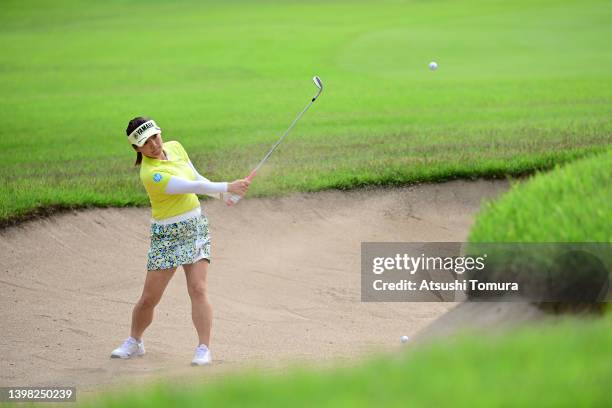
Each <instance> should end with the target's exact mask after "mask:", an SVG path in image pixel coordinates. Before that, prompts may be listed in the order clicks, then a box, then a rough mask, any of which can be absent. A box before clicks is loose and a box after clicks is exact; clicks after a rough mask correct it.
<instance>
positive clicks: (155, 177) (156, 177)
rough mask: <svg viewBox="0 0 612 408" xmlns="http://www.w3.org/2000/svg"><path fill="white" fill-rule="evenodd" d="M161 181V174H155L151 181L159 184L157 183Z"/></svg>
mask: <svg viewBox="0 0 612 408" xmlns="http://www.w3.org/2000/svg"><path fill="white" fill-rule="evenodd" d="M161 179H162V175H161V174H159V173H155V174H154V175H153V181H154V182H156V183H159V181H160V180H161Z"/></svg>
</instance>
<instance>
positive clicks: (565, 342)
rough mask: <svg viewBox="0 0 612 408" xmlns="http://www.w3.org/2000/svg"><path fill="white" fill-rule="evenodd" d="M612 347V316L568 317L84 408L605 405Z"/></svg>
mask: <svg viewBox="0 0 612 408" xmlns="http://www.w3.org/2000/svg"><path fill="white" fill-rule="evenodd" d="M611 342H612V315H608V316H607V317H606V318H604V319H598V320H596V321H589V322H579V321H575V320H569V319H568V320H567V321H564V322H563V323H561V324H557V325H554V326H545V327H539V328H537V329H533V328H531V329H529V328H524V329H521V330H517V331H514V332H512V333H511V335H505V336H503V337H497V338H496V337H488V336H484V337H483V336H479V337H475V336H461V337H459V338H458V339H455V340H453V341H452V342H450V343H444V344H433V345H431V346H429V347H427V348H426V349H422V348H419V349H418V351H416V350H415V352H413V353H409V354H408V355H406V356H402V357H401V358H399V359H388V358H376V359H372V360H369V361H367V362H364V363H363V364H361V365H360V366H359V367H357V368H338V369H333V370H330V371H323V372H322V371H315V370H307V369H294V370H293V371H291V372H290V373H289V374H288V375H284V376H264V377H261V376H258V375H256V374H250V375H249V374H243V375H240V376H238V377H233V378H227V379H224V380H223V381H219V382H217V383H213V384H209V385H197V384H195V385H193V386H191V387H186V388H177V387H169V386H166V385H164V384H163V383H161V384H159V385H157V386H155V387H152V388H149V389H139V390H136V392H131V393H129V394H126V393H121V394H117V395H107V396H106V397H104V398H96V402H93V401H84V402H83V403H82V404H79V405H80V406H83V407H101V406H104V407H165V406H169V405H177V406H182V407H202V406H214V407H220V406H224V407H225V406H240V407H243V406H262V407H287V406H292V407H293V406H333V407H346V406H351V407H360V406H364V407H365V406H402V407H406V406H448V405H452V406H465V407H474V406H481V407H491V406H607V405H610V403H612V397H611V396H610V393H609V386H608V385H609V384H608V383H609V381H608V379H609V378H610V376H611V375H612V361H611V360H610V347H609V345H610V344H611ZM133 391H134V390H133Z"/></svg>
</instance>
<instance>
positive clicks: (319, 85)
mask: <svg viewBox="0 0 612 408" xmlns="http://www.w3.org/2000/svg"><path fill="white" fill-rule="evenodd" d="M312 80H313V82H314V83H315V85H316V86H317V88H318V89H319V90H318V91H317V94H316V95H315V96H314V97H313V98H312V99H311V100H310V102H308V105H306V107H305V108H304V110H303V111H302V112H301V113H300V114H299V115H297V117H296V118H295V119H294V120H293V122H291V125H290V126H289V128H288V129H287V130H286V131H285V133H283V135H282V136H281V137H280V139H278V141H277V142H276V143H275V144H274V146H272V148H271V149H270V151H268V153H267V154H266V155H265V156H264V158H263V159H262V160H261V161H260V162H259V164H258V165H257V166H256V167H255V168H254V169H253V171H251V174H249V175H248V176H247V178H246V179H247V180H249V181H252V180H253V178H254V177H255V175H256V174H257V172H258V171H259V169H260V168H261V166H263V164H264V163H265V162H267V161H268V159H269V158H270V156H271V155H272V152H274V150H275V149H276V148H277V147H278V145H280V144H281V142H282V141H283V139H284V138H285V136H287V135H288V134H289V132H290V131H291V129H292V128H293V126H294V125H295V124H296V123H297V121H298V120H300V118H301V117H302V115H303V114H304V113H306V111H307V110H308V108H310V105H312V104H313V102H314V101H316V100H317V98H318V97H319V95H320V94H321V92H322V91H323V83H322V82H321V78H319V77H318V76H314V77H313V78H312ZM241 198H242V196H240V195H238V194H232V195H231V196H230V198H229V200H228V201H227V205H230V206H231V205H234V204H236V203H238V201H240V199H241Z"/></svg>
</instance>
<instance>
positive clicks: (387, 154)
mask: <svg viewBox="0 0 612 408" xmlns="http://www.w3.org/2000/svg"><path fill="white" fill-rule="evenodd" d="M611 12H612V3H610V2H609V1H605V0H588V1H577V0H574V1H561V2H560V1H538V2H532V1H527V0H520V1H513V2H502V1H493V2H492V1H485V0H480V1H457V2H446V1H429V2H420V1H413V2H402V1H389V2H384V3H383V2H376V3H372V2H364V1H351V2H341V1H325V2H295V1H284V2H276V3H272V2H257V3H256V4H255V3H253V2H239V1H230V2H224V3H222V4H221V3H220V2H216V3H207V2H201V1H197V2H196V1H180V2H170V1H149V2H129V3H127V2H123V1H118V0H114V1H107V2H103V3H100V2H93V1H90V2H87V1H67V0H58V1H55V2H44V1H27V2H19V1H10V0H7V1H4V2H3V4H2V13H0V47H1V49H2V53H0V89H2V91H1V92H2V98H0V122H1V123H2V126H0V160H1V162H2V172H0V183H1V185H2V188H1V189H0V224H1V223H4V222H6V220H8V219H11V218H15V217H19V216H23V214H26V213H29V212H31V211H32V210H33V209H35V208H49V207H54V206H60V207H61V206H84V205H97V206H106V205H112V206H127V205H147V204H148V199H147V196H146V193H145V191H144V188H143V187H142V186H141V185H140V181H139V179H138V175H137V170H136V169H134V168H133V167H132V162H133V159H134V153H133V151H132V150H131V148H130V147H129V146H128V144H127V141H126V137H125V134H124V129H125V127H126V125H127V122H128V120H129V119H131V118H132V117H134V116H136V115H141V114H146V115H149V116H152V117H154V118H155V119H156V120H157V121H158V123H159V124H160V125H161V126H162V127H163V129H164V138H165V140H180V141H181V143H182V144H183V145H184V146H185V147H186V149H187V151H188V152H189V154H190V156H191V158H192V161H193V162H194V163H195V164H196V166H197V167H198V168H199V170H200V172H201V173H203V174H204V175H207V176H208V177H209V178H212V179H215V180H221V179H233V178H237V177H241V176H245V175H246V174H248V172H249V170H250V169H251V168H252V166H254V165H255V164H256V163H257V161H258V160H259V159H260V158H261V156H262V155H263V154H264V153H265V151H266V150H267V149H268V147H269V146H270V145H271V144H272V143H273V142H274V141H275V140H276V138H277V137H278V136H279V135H280V134H281V133H282V131H284V129H286V127H287V126H288V125H289V123H290V122H291V120H292V119H293V118H294V117H295V115H296V114H297V113H298V112H299V111H300V110H301V109H302V108H303V106H304V105H305V104H306V102H307V101H308V97H309V96H310V95H311V94H312V93H314V90H315V89H314V86H313V85H312V83H311V81H310V78H311V76H312V75H313V74H318V75H320V76H321V78H322V79H323V81H324V82H325V85H326V90H325V93H324V94H323V95H322V96H321V99H320V100H319V101H317V102H316V104H315V105H314V106H313V107H312V108H311V110H310V111H309V112H308V113H307V115H306V116H305V117H304V118H303V120H302V121H301V122H300V123H299V124H298V125H297V126H296V128H295V129H294V132H293V133H292V134H291V135H290V137H289V139H288V140H287V142H286V143H285V144H284V145H283V146H282V147H281V148H280V149H279V150H278V152H277V153H276V155H275V156H274V157H273V158H272V160H271V161H270V163H269V165H268V166H267V167H266V168H265V170H263V171H262V173H261V176H260V177H259V178H258V179H257V181H256V182H255V183H254V184H253V186H252V189H251V192H250V194H251V196H261V195H277V194H284V193H287V192H291V191H296V190H302V191H316V190H321V189H326V188H343V189H344V188H352V187H357V186H361V185H365V184H374V185H382V184H385V185H400V184H406V183H412V182H417V181H439V180H445V179H451V178H457V177H504V176H505V175H509V174H510V175H516V174H523V173H526V172H531V171H534V170H538V169H549V168H552V167H553V166H554V165H555V164H557V163H563V162H567V161H571V160H574V159H576V158H579V157H583V156H585V155H589V154H592V153H597V152H601V151H603V150H604V149H605V147H606V146H608V145H610V143H611V142H612V123H611V121H610V102H611V101H612V86H611V85H612V81H611V80H612V69H610V68H611V67H612V50H611V49H610V47H609V44H608V42H609V39H610V38H611V37H612V24H610V19H609V17H608V16H609V15H610V13H611ZM431 60H436V61H437V62H438V63H439V67H440V68H439V69H438V70H437V71H436V72H431V71H429V70H428V69H427V64H428V63H429V62H430V61H431Z"/></svg>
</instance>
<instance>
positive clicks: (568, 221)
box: [469, 149, 612, 243]
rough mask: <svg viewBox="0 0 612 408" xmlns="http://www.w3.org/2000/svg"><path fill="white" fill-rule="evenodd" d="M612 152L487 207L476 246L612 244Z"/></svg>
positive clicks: (476, 230) (524, 185)
mask: <svg viewBox="0 0 612 408" xmlns="http://www.w3.org/2000/svg"><path fill="white" fill-rule="evenodd" d="M611 185H612V149H609V150H608V151H607V152H605V153H602V154H600V155H597V156H594V157H590V158H587V159H582V160H579V161H576V162H574V163H570V164H567V165H565V166H559V168H557V169H555V170H554V171H551V172H549V173H542V174H538V175H536V176H535V177H534V178H533V179H531V180H529V181H526V182H518V183H515V184H514V185H513V186H512V189H511V191H509V192H508V193H506V194H505V195H504V196H503V197H502V198H501V199H499V200H497V201H493V202H489V203H487V204H486V205H485V206H484V207H483V208H482V209H481V211H480V213H479V214H478V216H477V217H476V221H475V224H474V226H473V227H472V229H471V231H470V236H469V240H470V241H471V242H608V243H612V228H611V226H612V190H611V188H610V186H611Z"/></svg>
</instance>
